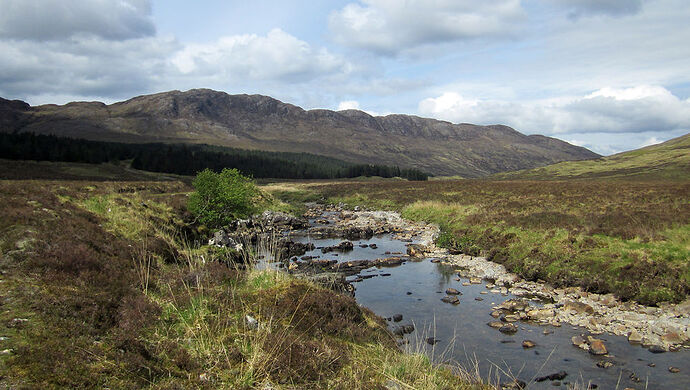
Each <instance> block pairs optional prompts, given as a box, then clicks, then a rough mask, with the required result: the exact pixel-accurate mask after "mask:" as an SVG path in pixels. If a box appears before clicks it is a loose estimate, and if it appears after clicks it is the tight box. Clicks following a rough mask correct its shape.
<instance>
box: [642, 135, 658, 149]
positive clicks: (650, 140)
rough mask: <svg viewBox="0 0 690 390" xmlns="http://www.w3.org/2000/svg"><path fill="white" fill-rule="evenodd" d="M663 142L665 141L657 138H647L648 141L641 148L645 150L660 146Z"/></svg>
mask: <svg viewBox="0 0 690 390" xmlns="http://www.w3.org/2000/svg"><path fill="white" fill-rule="evenodd" d="M661 142H663V141H661V140H660V139H658V138H657V137H649V138H647V140H645V141H644V142H643V143H642V145H640V147H642V148H644V147H645V146H652V145H656V144H659V143H661Z"/></svg>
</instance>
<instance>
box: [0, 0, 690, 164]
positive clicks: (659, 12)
mask: <svg viewBox="0 0 690 390" xmlns="http://www.w3.org/2000/svg"><path fill="white" fill-rule="evenodd" d="M0 9H1V10H2V11H1V12H0V96H1V97H4V98H6V99H21V100H24V101H27V102H28V103H30V104H32V105H38V104H46V103H57V104H64V103H67V102H70V101H84V100H86V101H91V100H98V101H103V102H106V103H112V102H116V101H121V100H126V99H128V98H131V97H133V96H138V95H144V94H149V93H155V92H163V91H169V90H183V91H184V90H188V89H192V88H211V89H215V90H220V91H225V92H228V93H232V94H235V93H247V94H262V95H269V96H272V97H275V98H277V99H280V100H282V101H284V102H287V103H292V104H295V105H298V106H301V107H303V108H305V109H313V108H326V109H333V110H340V109H353V108H354V109H360V110H363V111H366V112H368V113H370V114H372V115H386V114H390V113H401V114H412V115H419V116H423V117H431V118H437V119H441V120H447V121H451V122H453V123H475V124H482V125H487V124H505V125H508V126H511V127H513V128H515V129H516V130H518V131H520V132H523V133H525V134H544V135H548V136H553V137H557V138H559V139H562V140H565V141H568V142H570V143H573V144H576V145H580V146H584V147H587V148H589V149H591V150H593V151H595V152H597V153H600V154H603V155H609V154H613V153H618V152H621V151H626V150H631V149H636V148H639V147H642V146H646V145H651V144H655V143H659V142H663V141H665V140H668V139H671V138H675V137H678V136H680V135H683V134H686V133H688V132H690V23H688V21H689V20H690V1H687V0H492V1H486V0H343V1H340V0H336V1H313V0H312V1H306V0H280V1H269V0H253V1H235V0H225V1H222V0H208V1H202V0H199V1H188V0H0Z"/></svg>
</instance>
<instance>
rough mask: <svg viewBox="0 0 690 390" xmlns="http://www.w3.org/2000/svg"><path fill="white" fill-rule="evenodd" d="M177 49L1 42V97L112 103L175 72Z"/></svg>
mask: <svg viewBox="0 0 690 390" xmlns="http://www.w3.org/2000/svg"><path fill="white" fill-rule="evenodd" d="M178 47H179V44H178V43H177V42H176V41H175V40H174V39H172V38H169V39H164V38H140V39H130V40H126V41H109V40H105V39H102V38H98V37H91V38H85V37H82V38H81V39H79V40H72V41H69V42H36V41H14V40H0V53H3V55H2V56H0V96H4V97H8V96H9V97H16V98H21V99H28V100H31V103H37V102H41V103H43V102H51V103H56V102H59V101H45V100H43V99H36V98H35V97H38V96H45V97H49V96H83V97H101V98H110V99H112V98H126V97H131V96H132V95H134V94H141V93H146V92H152V91H155V90H156V89H157V88H158V86H159V84H160V83H161V78H165V77H166V75H167V74H170V73H171V71H172V70H173V68H172V67H171V66H170V65H169V63H168V62H167V58H168V57H169V56H170V55H171V53H173V52H174V51H175V50H176V49H177V48H178ZM32 98H33V99H32Z"/></svg>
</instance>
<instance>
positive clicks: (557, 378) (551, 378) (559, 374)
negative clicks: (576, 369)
mask: <svg viewBox="0 0 690 390" xmlns="http://www.w3.org/2000/svg"><path fill="white" fill-rule="evenodd" d="M567 376H568V373H567V372H565V371H558V372H556V373H553V374H550V375H545V376H540V377H538V378H536V379H535V381H536V382H544V381H561V380H563V379H565V377H567Z"/></svg>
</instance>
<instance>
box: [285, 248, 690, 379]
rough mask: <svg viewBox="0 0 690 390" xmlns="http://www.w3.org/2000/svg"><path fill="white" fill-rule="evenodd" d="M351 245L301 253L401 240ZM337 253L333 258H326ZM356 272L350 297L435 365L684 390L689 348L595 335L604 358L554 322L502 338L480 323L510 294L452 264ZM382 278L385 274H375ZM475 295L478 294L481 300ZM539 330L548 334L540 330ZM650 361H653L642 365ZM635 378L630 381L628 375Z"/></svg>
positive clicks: (355, 256)
mask: <svg viewBox="0 0 690 390" xmlns="http://www.w3.org/2000/svg"><path fill="white" fill-rule="evenodd" d="M295 241H300V242H313V243H314V244H315V245H316V246H317V247H323V246H331V245H337V244H338V243H340V242H342V241H343V240H342V239H310V238H309V237H298V238H296V239H295ZM353 243H354V250H352V251H350V252H345V253H342V252H332V253H325V254H323V253H321V250H320V249H318V248H317V249H315V250H314V251H311V252H308V253H306V255H310V256H320V258H322V259H336V260H338V261H340V262H343V261H349V260H373V259H377V258H381V257H391V256H396V255H394V254H385V252H387V251H388V252H392V253H395V252H399V253H405V251H406V246H405V245H406V243H404V242H401V241H399V240H395V239H394V238H393V237H392V236H391V235H382V236H378V237H373V238H371V239H369V240H357V241H353ZM372 243H375V244H376V245H377V246H378V248H377V249H371V248H370V247H367V248H360V247H359V245H360V244H372ZM334 254H337V256H334ZM361 274H362V275H376V277H373V278H370V279H365V280H363V281H361V282H358V283H355V284H354V285H355V287H356V293H355V298H356V299H357V301H358V302H359V303H360V304H361V305H363V306H366V307H368V308H370V309H371V310H373V311H374V312H375V313H376V314H378V315H380V316H382V317H391V316H393V315H394V314H402V315H403V320H402V321H400V322H399V323H394V322H390V326H391V328H394V327H395V326H398V325H402V324H410V323H412V324H414V325H415V328H416V330H415V331H414V332H413V333H412V334H410V335H406V336H405V338H406V339H408V340H409V342H410V343H409V345H408V346H407V347H406V348H409V349H410V350H412V351H421V350H423V351H424V352H426V353H427V354H428V355H429V356H431V357H432V358H433V359H434V360H435V361H436V362H449V361H452V362H456V363H459V364H460V365H461V366H463V367H465V368H468V369H472V370H474V366H475V363H477V364H478V367H479V370H480V375H481V376H482V378H484V379H487V378H490V380H491V381H493V382H495V381H496V377H497V376H498V377H501V378H502V379H505V378H506V374H508V375H509V376H512V377H516V378H518V379H521V380H523V381H526V382H530V381H533V380H534V379H535V378H537V377H539V376H545V375H549V374H552V373H555V372H558V371H561V370H564V371H566V372H567V373H568V376H567V377H566V378H565V379H563V380H562V381H560V382H561V385H560V387H559V386H558V385H557V383H556V382H553V381H549V380H546V381H544V382H541V383H536V382H533V383H531V384H530V386H529V388H530V389H552V388H564V389H565V388H567V383H574V382H578V383H585V384H586V383H592V384H596V385H598V388H599V389H615V388H618V389H624V388H626V387H630V388H634V389H645V388H647V389H688V388H690V364H689V362H690V351H688V350H683V351H681V352H668V353H663V354H652V353H651V352H649V351H647V350H646V349H644V348H642V347H640V346H635V345H631V344H629V343H628V341H627V339H626V338H624V337H621V336H615V335H610V334H602V335H599V336H596V337H598V338H600V339H602V340H604V342H605V344H606V347H607V348H608V351H609V357H597V356H593V355H590V354H589V353H588V352H586V351H583V350H581V349H579V348H577V347H575V346H573V345H572V344H571V341H570V338H571V337H572V336H575V335H580V334H587V331H586V329H580V328H573V327H572V326H570V325H568V324H563V326H562V327H553V326H539V325H536V324H531V323H525V322H518V323H517V325H518V326H519V328H520V330H519V331H518V332H517V333H516V334H514V335H505V334H502V333H500V332H499V331H498V330H496V329H492V328H490V327H489V326H487V325H486V324H487V323H488V322H489V321H495V319H494V318H492V317H491V316H490V313H491V310H492V306H495V305H498V304H500V303H502V302H504V301H505V300H507V299H510V298H514V296H511V295H506V296H503V295H501V294H494V293H490V292H489V293H488V294H482V292H483V291H486V292H488V289H487V288H486V284H485V283H482V284H473V285H470V286H463V285H462V282H466V281H467V279H461V280H460V281H456V280H455V279H456V278H457V276H456V274H455V273H454V272H453V268H452V267H449V266H444V265H441V264H435V263H432V262H431V261H430V259H424V260H422V261H408V262H406V263H405V264H403V265H400V266H397V267H386V268H381V269H379V268H375V267H374V268H370V269H368V270H365V271H362V273H361ZM383 275H385V276H383ZM449 287H453V288H455V289H457V290H459V291H460V292H461V293H462V295H460V296H458V298H459V299H460V304H459V305H450V304H447V303H444V302H442V301H441V298H442V297H444V296H445V293H444V292H445V290H446V289H447V288H449ZM475 298H480V299H482V300H481V301H478V300H475ZM545 330H547V331H548V333H549V334H544V331H545ZM427 337H435V338H437V339H438V340H440V341H439V342H438V343H437V344H435V345H434V346H433V347H432V346H430V345H429V344H427V343H426V342H425V341H424V340H425V339H426V338H427ZM523 340H532V341H534V342H535V343H536V347H534V348H531V349H524V348H523V347H522V341H523ZM600 360H609V361H612V362H614V363H615V365H614V366H613V367H610V368H606V369H604V368H599V367H597V366H596V363H597V362H598V361H600ZM650 363H653V364H655V365H656V366H655V367H650V366H648V364H650ZM669 366H674V367H678V368H680V370H681V372H680V373H676V374H673V373H670V372H669V371H668V367H669ZM633 373H634V377H636V378H639V379H638V380H639V382H637V381H635V380H633V379H631V374H633Z"/></svg>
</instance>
